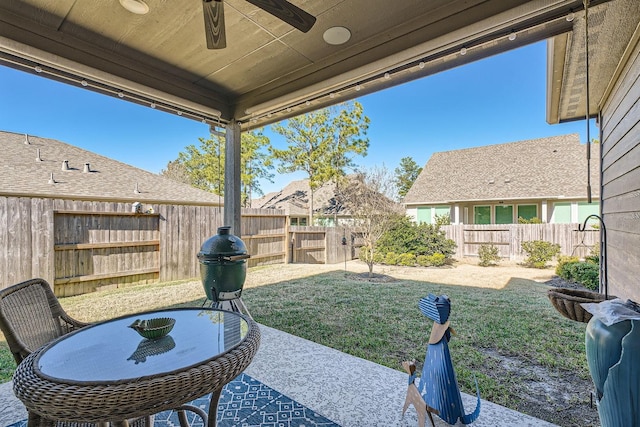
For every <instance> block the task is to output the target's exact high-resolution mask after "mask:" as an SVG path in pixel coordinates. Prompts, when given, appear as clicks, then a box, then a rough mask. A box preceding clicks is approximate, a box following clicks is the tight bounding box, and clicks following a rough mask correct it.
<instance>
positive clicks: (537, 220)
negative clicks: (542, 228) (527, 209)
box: [518, 216, 542, 224]
mask: <svg viewBox="0 0 640 427" xmlns="http://www.w3.org/2000/svg"><path fill="white" fill-rule="evenodd" d="M518 224H542V220H541V219H540V218H538V217H537V216H534V217H533V218H530V219H524V218H522V217H521V216H519V217H518Z"/></svg>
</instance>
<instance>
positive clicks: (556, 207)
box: [551, 203, 571, 224]
mask: <svg viewBox="0 0 640 427" xmlns="http://www.w3.org/2000/svg"><path fill="white" fill-rule="evenodd" d="M551 218H552V222H554V223H556V224H569V223H570V222H571V203H554V204H553V216H552V217H551Z"/></svg>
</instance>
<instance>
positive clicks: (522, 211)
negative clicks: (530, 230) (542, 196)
mask: <svg viewBox="0 0 640 427" xmlns="http://www.w3.org/2000/svg"><path fill="white" fill-rule="evenodd" d="M537 217H538V205H518V218H522V219H531V218H537Z"/></svg>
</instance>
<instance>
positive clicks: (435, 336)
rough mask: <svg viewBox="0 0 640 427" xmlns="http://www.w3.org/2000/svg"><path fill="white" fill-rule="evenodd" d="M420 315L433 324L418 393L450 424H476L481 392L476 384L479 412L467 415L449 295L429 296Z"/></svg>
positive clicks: (423, 301) (422, 300)
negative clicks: (453, 349)
mask: <svg viewBox="0 0 640 427" xmlns="http://www.w3.org/2000/svg"><path fill="white" fill-rule="evenodd" d="M419 307H420V311H422V313H423V314H424V315H425V316H427V317H428V318H429V319H431V320H433V321H434V322H435V323H434V324H433V328H432V330H431V337H430V338H429V344H428V346H427V355H426V357H425V360H424V367H423V368H422V376H421V377H420V383H419V385H418V391H419V392H420V394H421V395H422V397H423V399H424V401H425V403H426V405H427V407H428V408H434V409H435V410H437V414H438V416H439V417H440V418H442V419H443V420H444V421H446V422H447V423H449V424H452V425H453V424H455V423H457V422H458V420H460V421H461V422H462V423H463V424H470V423H472V422H474V421H475V420H476V419H477V418H478V416H479V415H480V390H479V389H478V384H477V382H476V392H477V396H478V403H477V405H476V409H475V410H474V411H473V412H472V413H470V414H468V415H465V413H464V407H463V405H462V396H461V395H460V388H459V387H458V381H457V380H456V373H455V371H454V369H453V364H452V362H451V355H450V354H449V344H448V343H449V340H450V339H451V333H452V332H453V333H454V334H455V331H453V329H452V328H451V327H450V326H449V314H450V312H451V301H450V300H449V297H447V296H446V295H440V296H435V295H433V294H429V295H428V296H427V297H425V298H422V299H420V303H419Z"/></svg>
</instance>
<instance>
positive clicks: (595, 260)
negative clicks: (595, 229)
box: [584, 243, 600, 265]
mask: <svg viewBox="0 0 640 427" xmlns="http://www.w3.org/2000/svg"><path fill="white" fill-rule="evenodd" d="M584 259H585V261H587V262H590V263H592V264H598V265H600V243H596V244H595V245H593V247H592V248H591V252H590V253H589V255H587V256H586V257H584Z"/></svg>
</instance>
